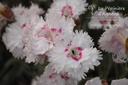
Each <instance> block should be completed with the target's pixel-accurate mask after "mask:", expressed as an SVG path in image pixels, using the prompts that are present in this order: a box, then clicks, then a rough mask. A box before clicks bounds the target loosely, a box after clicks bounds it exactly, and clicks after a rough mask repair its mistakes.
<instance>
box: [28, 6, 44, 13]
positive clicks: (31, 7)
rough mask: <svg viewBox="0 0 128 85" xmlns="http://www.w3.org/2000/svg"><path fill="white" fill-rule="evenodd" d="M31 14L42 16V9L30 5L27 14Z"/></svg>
mask: <svg viewBox="0 0 128 85" xmlns="http://www.w3.org/2000/svg"><path fill="white" fill-rule="evenodd" d="M33 12H34V13H36V14H37V15H39V14H43V13H44V10H43V9H42V8H39V5H37V4H34V3H31V6H30V8H29V10H28V13H29V14H31V13H33Z"/></svg>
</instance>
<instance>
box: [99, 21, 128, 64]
mask: <svg viewBox="0 0 128 85" xmlns="http://www.w3.org/2000/svg"><path fill="white" fill-rule="evenodd" d="M125 27H126V25H125V24H124V23H122V24H120V25H113V26H110V28H109V29H106V30H105V32H104V33H103V34H102V36H101V38H100V40H99V44H100V48H101V49H102V50H104V51H107V52H109V53H113V55H114V56H113V59H114V61H115V62H117V63H124V62H126V54H127V49H126V48H127V47H125V45H126V39H127V38H128V29H127V28H125ZM115 55H117V56H115ZM119 59H120V60H119Z"/></svg>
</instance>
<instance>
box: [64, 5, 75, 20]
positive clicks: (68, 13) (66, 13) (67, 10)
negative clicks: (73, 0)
mask: <svg viewBox="0 0 128 85" xmlns="http://www.w3.org/2000/svg"><path fill="white" fill-rule="evenodd" d="M61 12H62V16H65V17H72V16H73V12H72V7H71V6H64V7H63V8H62V10H61Z"/></svg>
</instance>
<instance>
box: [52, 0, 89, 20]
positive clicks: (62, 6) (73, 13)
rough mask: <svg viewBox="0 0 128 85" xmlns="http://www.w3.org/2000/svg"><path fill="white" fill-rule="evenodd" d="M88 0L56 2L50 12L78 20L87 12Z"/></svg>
mask: <svg viewBox="0 0 128 85" xmlns="http://www.w3.org/2000/svg"><path fill="white" fill-rule="evenodd" d="M87 5H88V4H87V3H86V0H79V1H78V0H73V1H70V0H54V2H53V4H52V5H51V8H50V9H49V12H51V13H53V12H55V13H58V14H59V15H61V16H66V17H72V18H78V16H79V15H80V14H82V13H84V11H86V8H85V7H86V6H87Z"/></svg>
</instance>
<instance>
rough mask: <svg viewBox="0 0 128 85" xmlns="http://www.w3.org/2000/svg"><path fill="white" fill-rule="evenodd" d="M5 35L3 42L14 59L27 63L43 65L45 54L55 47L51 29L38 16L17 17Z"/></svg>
mask: <svg viewBox="0 0 128 85" xmlns="http://www.w3.org/2000/svg"><path fill="white" fill-rule="evenodd" d="M16 19H17V22H15V23H13V24H11V25H10V26H9V27H8V28H7V30H6V33H5V34H4V35H3V41H4V43H5V45H6V47H7V49H9V50H10V52H12V53H13V55H14V57H16V58H21V59H23V58H24V57H26V58H25V60H26V62H28V63H30V62H40V63H43V62H42V61H43V60H42V59H44V57H45V56H44V54H45V52H47V51H48V50H50V49H51V48H52V47H53V44H52V41H51V37H50V36H49V35H50V32H49V29H48V28H47V25H46V23H45V21H44V20H43V19H42V18H41V17H39V16H38V15H37V16H36V15H35V16H32V17H29V18H27V19H26V18H25V16H21V17H17V18H16Z"/></svg>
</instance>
